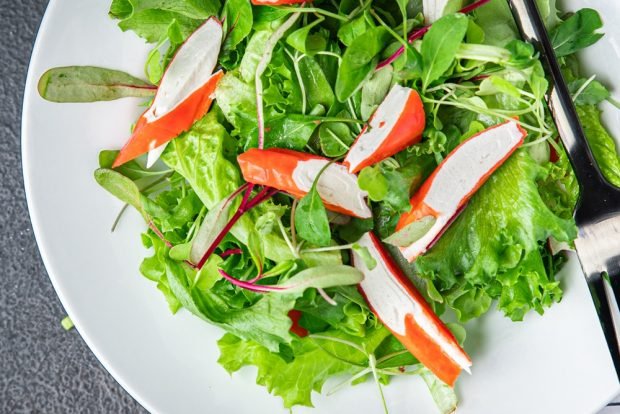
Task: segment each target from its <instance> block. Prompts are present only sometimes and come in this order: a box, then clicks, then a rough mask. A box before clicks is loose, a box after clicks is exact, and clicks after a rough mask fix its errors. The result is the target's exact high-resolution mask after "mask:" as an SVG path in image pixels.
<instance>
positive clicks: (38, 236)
mask: <svg viewBox="0 0 620 414" xmlns="http://www.w3.org/2000/svg"><path fill="white" fill-rule="evenodd" d="M57 4H58V0H50V1H49V3H48V4H47V6H46V8H45V12H44V13H43V17H42V19H41V23H40V24H39V27H38V29H37V34H36V38H35V41H34V45H33V47H32V53H31V54H30V59H29V61H28V71H27V75H26V82H25V86H24V91H23V101H22V107H21V127H20V134H21V139H20V143H21V153H20V156H21V164H22V175H23V179H24V191H25V195H26V205H27V207H28V216H29V218H30V223H31V225H32V231H33V234H34V238H35V241H36V243H37V248H38V250H39V255H40V256H41V260H42V262H43V266H45V271H46V273H47V276H48V278H49V279H50V281H51V283H52V287H53V288H54V292H55V293H56V295H57V296H58V299H59V300H60V303H61V304H62V307H63V309H64V310H65V312H66V313H67V316H68V317H69V318H70V319H71V321H72V322H73V325H74V328H75V329H76V330H77V331H78V333H79V335H80V337H81V338H82V339H83V340H84V342H85V343H86V346H87V347H88V349H89V350H90V351H91V352H92V353H93V354H94V355H95V358H97V361H98V362H99V363H100V364H101V365H102V366H103V368H104V369H105V370H106V371H107V372H108V373H109V374H110V375H111V376H112V378H114V380H115V381H116V382H117V383H118V384H119V385H120V386H121V387H122V388H123V390H124V391H125V392H127V393H128V394H129V395H130V396H131V397H132V398H133V399H134V400H135V401H137V402H138V404H140V405H141V406H142V407H143V408H144V409H145V410H147V411H148V412H151V413H154V412H158V410H156V409H155V407H153V406H152V405H151V404H150V403H149V402H148V401H147V398H142V396H141V395H140V393H138V392H137V391H136V390H134V389H133V387H132V386H131V385H129V383H128V382H127V381H125V380H124V379H123V376H122V375H120V373H119V372H118V371H117V370H116V369H115V368H114V364H113V363H112V362H111V361H108V359H107V358H105V357H104V355H103V354H104V353H103V352H102V351H100V350H99V348H98V347H97V346H96V345H95V341H94V340H93V339H91V337H90V334H89V330H88V328H86V326H85V325H82V322H81V317H80V316H79V312H74V309H73V306H72V304H71V300H69V299H68V298H67V297H66V295H65V292H64V289H63V287H62V285H63V282H62V281H61V278H58V277H57V276H56V274H57V271H56V270H55V268H54V266H53V265H52V261H51V259H50V256H49V254H48V252H47V250H46V247H45V243H43V242H41V240H42V237H43V236H42V233H41V232H42V230H41V228H42V227H41V225H40V224H39V213H38V210H39V208H37V207H36V206H35V204H36V203H34V202H33V201H32V200H33V192H32V185H31V168H32V166H31V164H30V162H29V158H28V157H27V153H28V152H29V151H30V150H29V148H30V145H31V143H32V141H33V140H32V138H31V137H29V135H28V133H27V125H28V123H29V122H30V121H29V119H30V112H29V111H28V110H27V108H28V107H29V106H30V100H31V99H32V96H33V94H36V93H37V91H36V89H37V83H38V82H37V80H36V79H35V73H34V72H35V69H34V68H35V66H36V64H35V62H36V61H37V60H38V59H39V53H38V52H39V49H40V47H41V42H42V40H41V39H42V34H44V33H45V32H46V31H47V29H48V26H50V25H51V22H52V18H51V17H50V16H51V15H52V14H53V9H54V8H55V7H56V5H57Z"/></svg>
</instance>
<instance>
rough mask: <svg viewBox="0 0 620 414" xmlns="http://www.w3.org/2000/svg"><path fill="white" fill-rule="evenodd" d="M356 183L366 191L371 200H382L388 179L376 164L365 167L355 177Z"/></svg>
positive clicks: (386, 190)
mask: <svg viewBox="0 0 620 414" xmlns="http://www.w3.org/2000/svg"><path fill="white" fill-rule="evenodd" d="M357 185H358V186H359V188H360V189H362V190H364V191H366V192H367V193H368V197H369V198H370V199H371V200H372V201H382V200H384V199H385V196H386V195H387V193H388V188H389V185H388V180H387V179H386V178H385V175H383V173H382V172H381V167H380V166H378V165H375V166H372V167H366V168H364V169H363V170H362V171H360V173H359V176H358V177H357Z"/></svg>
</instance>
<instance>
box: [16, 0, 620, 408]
mask: <svg viewBox="0 0 620 414" xmlns="http://www.w3.org/2000/svg"><path fill="white" fill-rule="evenodd" d="M108 3H109V1H106V0H103V1H102V0H62V1H59V0H52V1H51V2H50V5H49V7H48V10H47V13H46V15H45V18H44V21H43V24H42V26H41V30H40V32H39V36H38V38H37V42H36V45H35V48H34V52H33V55H32V62H31V65H30V71H29V73H28V82H27V86H26V93H25V100H24V113H23V165H24V178H25V183H26V192H27V196H28V205H29V207H30V215H31V218H32V223H33V226H34V231H35V235H36V238H37V241H38V243H39V248H40V250H41V255H42V256H43V260H44V262H45V265H46V267H47V270H48V272H49V274H50V278H51V279H52V282H53V284H54V287H55V288H56V291H57V292H58V295H59V296H60V299H61V301H62V303H63V304H64V306H65V308H66V310H67V312H68V314H69V315H70V316H71V318H72V320H73V321H74V322H75V324H76V326H77V328H78V330H79V331H80V333H81V335H82V336H83V338H84V340H85V341H86V342H87V343H88V345H89V346H90V348H91V349H92V350H93V352H94V353H95V354H96V356H97V357H98V358H99V360H100V361H101V362H102V363H103V365H104V366H105V367H106V368H107V369H108V370H109V371H110V373H111V374H112V375H113V376H114V377H115V378H116V379H117V380H118V382H120V384H121V385H122V386H123V387H124V388H125V389H127V390H128V391H129V392H130V393H131V395H133V396H134V397H135V398H136V399H137V400H138V401H139V402H140V403H141V404H142V405H143V406H145V407H146V408H147V409H148V410H150V411H153V412H159V413H196V412H224V411H225V410H232V411H233V412H235V413H253V414H256V413H278V412H282V413H284V412H286V411H285V410H284V409H283V408H282V405H281V402H280V400H279V399H278V398H276V397H273V396H270V395H268V394H267V392H266V391H265V389H264V388H262V387H259V386H256V385H255V384H254V375H255V371H254V370H253V369H245V370H243V371H242V373H240V374H237V375H235V376H234V378H232V379H231V378H230V377H229V376H228V374H226V372H225V371H224V370H223V369H222V368H221V367H219V366H218V365H217V363H216V360H217V357H218V351H217V347H216V344H215V341H216V339H217V338H219V337H220V336H221V334H222V332H221V331H220V330H219V329H217V328H215V327H212V326H210V325H208V324H206V323H204V322H203V321H201V320H199V319H197V318H194V317H192V316H190V315H189V314H188V313H186V312H180V313H179V314H178V315H177V316H172V315H171V314H170V312H169V311H168V308H167V305H166V303H165V301H164V299H163V298H162V296H161V294H160V293H159V292H158V291H157V289H156V288H155V286H154V285H153V284H152V283H151V282H149V281H148V280H146V279H144V278H143V277H141V276H140V275H139V273H138V265H139V263H140V260H141V258H142V257H143V256H144V255H145V251H144V249H143V248H142V247H141V245H140V238H139V233H140V231H141V230H143V228H144V224H143V223H142V222H141V220H140V218H139V217H138V215H137V214H134V213H133V212H132V213H131V214H128V215H126V216H125V217H124V218H123V220H122V223H121V225H120V226H119V228H118V230H117V231H116V232H115V233H114V234H112V233H110V225H111V223H112V221H113V219H114V217H115V215H116V214H117V211H118V209H119V208H120V202H118V201H117V200H115V199H114V198H113V197H111V196H110V195H108V194H107V193H106V192H105V191H103V190H102V189H100V188H99V187H98V186H97V184H96V183H95V181H94V179H93V175H92V174H93V170H94V169H95V168H96V166H97V154H98V152H99V150H101V149H104V148H117V147H120V146H121V145H122V144H123V143H124V141H125V139H126V138H127V136H128V131H129V126H130V124H131V123H132V122H133V121H134V120H135V119H136V118H137V116H138V114H139V112H140V108H139V107H138V106H137V104H138V102H139V101H137V100H133V99H125V100H120V101H114V102H107V103H96V104H64V105H60V104H53V103H49V102H45V101H44V100H42V99H41V98H40V97H39V96H38V94H37V91H36V83H37V80H38V79H39V77H40V75H41V74H42V73H43V72H44V71H45V70H46V69H48V68H50V67H53V66H61V65H75V64H78V65H79V64H81V65H99V66H105V67H110V68H116V69H121V70H126V71H128V72H129V73H132V74H134V75H136V76H142V65H143V63H144V58H145V55H146V51H147V49H148V48H147V47H146V46H145V45H144V44H143V42H142V41H141V40H139V39H138V38H137V37H136V36H134V35H133V34H131V33H122V32H121V31H120V30H119V29H118V28H117V27H116V25H115V22H114V21H112V20H111V19H110V18H108V17H107V7H108ZM569 4H570V5H571V6H573V7H579V6H584V5H586V4H587V5H591V6H593V7H595V8H598V9H599V10H601V11H603V17H604V18H605V20H607V21H608V22H609V23H610V24H609V25H608V26H606V31H607V33H608V36H606V38H605V40H604V41H602V42H601V43H600V44H598V45H597V46H596V47H595V48H593V49H592V50H590V51H589V52H588V53H587V55H586V58H589V59H586V60H585V61H586V62H589V63H590V64H592V63H596V62H599V63H600V64H598V65H596V69H597V71H598V72H599V73H601V75H602V77H603V78H608V79H607V80H611V81H615V82H616V84H618V81H617V76H616V75H617V72H616V71H617V68H618V67H620V58H619V56H620V52H619V50H618V43H617V42H618V40H620V26H618V25H615V24H614V23H615V22H616V21H617V20H618V18H620V5H618V3H616V2H609V1H603V0H598V1H597V0H590V1H578V0H574V1H571V2H569ZM607 121H608V124H610V125H613V131H614V132H615V135H616V136H620V118H619V112H618V111H611V110H610V111H608V113H607ZM560 277H561V279H562V281H563V287H564V289H565V291H566V294H565V297H564V299H563V301H562V303H560V304H559V305H557V306H554V307H553V308H552V309H551V310H549V311H548V312H547V313H546V314H545V316H544V317H539V316H538V315H535V314H532V315H529V316H528V317H527V320H526V321H525V322H524V323H512V322H510V321H509V320H507V319H506V318H504V317H502V316H501V315H499V314H498V313H497V312H490V313H489V314H488V316H486V317H484V318H482V319H481V320H480V321H478V322H474V323H472V324H470V326H468V331H469V333H470V334H469V340H468V341H467V344H466V349H467V351H468V352H469V353H470V355H471V356H472V358H473V360H474V366H473V375H472V376H468V375H464V376H463V378H462V379H461V380H460V381H459V383H458V390H459V395H460V398H461V405H460V408H459V413H461V414H467V413H474V414H487V413H498V412H501V413H505V414H508V413H519V414H520V413H524V412H527V413H534V414H536V413H541V414H542V413H545V414H546V413H552V412H562V413H575V414H583V413H593V412H595V411H596V410H597V409H599V408H600V407H602V406H603V405H604V404H605V403H606V402H607V401H608V400H610V399H611V398H613V397H614V396H615V395H616V394H617V393H618V392H619V391H620V386H619V384H618V381H617V379H616V376H615V373H614V371H613V365H612V362H611V359H610V356H609V353H608V351H607V347H606V345H605V341H604V338H603V335H602V333H601V329H600V327H599V323H598V320H597V317H596V315H595V311H594V306H593V304H592V301H591V299H590V295H589V293H588V291H587V287H586V284H585V282H584V279H583V277H582V275H581V272H580V271H579V267H578V264H577V261H576V260H574V258H573V259H572V260H571V261H570V263H569V264H568V266H566V268H565V270H564V271H563V272H562V274H561V275H560ZM386 390H387V400H388V402H389V406H390V409H391V412H392V413H412V412H415V413H418V414H424V413H433V412H435V410H434V408H433V403H432V401H431V399H430V397H429V395H428V393H427V391H426V390H425V387H424V385H423V384H422V383H421V381H419V380H418V379H415V378H410V379H403V380H396V381H394V382H393V384H392V385H390V386H389V387H387V388H386ZM314 401H315V405H316V408H317V409H316V411H312V410H310V409H296V410H295V412H297V413H305V412H321V413H325V412H335V411H336V410H338V411H339V412H340V413H345V414H346V413H354V412H355V413H357V412H360V407H363V411H364V412H380V404H379V399H378V396H377V395H376V390H375V386H374V385H373V384H372V383H371V382H368V383H366V384H362V385H359V386H356V387H353V388H350V389H347V390H344V391H341V392H339V393H336V394H335V395H333V396H331V397H328V398H327V397H322V396H319V395H315V398H314Z"/></svg>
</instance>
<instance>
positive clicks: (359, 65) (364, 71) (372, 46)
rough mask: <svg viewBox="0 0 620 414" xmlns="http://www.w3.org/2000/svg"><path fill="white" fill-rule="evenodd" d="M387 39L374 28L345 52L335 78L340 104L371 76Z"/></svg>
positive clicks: (385, 32) (382, 29)
mask: <svg viewBox="0 0 620 414" xmlns="http://www.w3.org/2000/svg"><path fill="white" fill-rule="evenodd" d="M463 36H464V35H463ZM389 38H390V34H389V33H388V31H387V30H386V29H385V28H383V27H375V28H372V29H368V30H367V31H366V32H364V33H363V34H362V35H361V36H359V37H357V38H356V39H355V40H354V41H353V42H352V43H351V45H350V46H349V47H348V48H347V50H345V52H344V54H343V55H342V63H341V64H340V68H339V69H338V77H337V78H336V97H337V98H338V100H339V101H340V102H344V101H346V100H347V99H348V98H349V97H350V96H351V95H353V94H354V93H355V92H356V91H357V90H358V89H359V88H361V87H362V84H363V82H364V81H365V80H367V79H368V78H369V77H370V76H371V75H372V73H373V71H374V69H375V67H376V65H377V61H378V58H379V53H380V52H381V50H383V48H384V47H385V44H386V42H387V41H388V39H389Z"/></svg>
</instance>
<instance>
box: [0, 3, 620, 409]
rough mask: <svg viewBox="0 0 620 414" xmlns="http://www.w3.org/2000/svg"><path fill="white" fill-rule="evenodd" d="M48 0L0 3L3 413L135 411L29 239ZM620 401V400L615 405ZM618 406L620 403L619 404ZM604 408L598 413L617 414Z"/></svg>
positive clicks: (0, 370) (0, 391)
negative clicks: (33, 57)
mask: <svg viewBox="0 0 620 414" xmlns="http://www.w3.org/2000/svg"><path fill="white" fill-rule="evenodd" d="M46 5H47V0H21V1H18V2H15V1H10V0H0V22H1V24H0V56H1V57H2V65H0V73H1V76H0V96H1V97H2V99H1V100H0V128H1V131H2V132H1V133H0V177H2V178H1V179H0V206H2V208H1V209H0V263H2V268H3V275H2V277H0V413H17V412H45V413H72V412H82V411H85V410H87V411H88V412H96V413H124V412H130V413H140V412H145V410H144V409H143V408H142V407H141V406H140V405H139V404H138V403H137V402H136V401H134V400H133V399H132V398H131V396H129V395H128V394H127V392H125V391H124V390H123V389H122V388H121V386H120V385H118V383H117V382H116V381H115V380H114V379H113V378H112V377H111V376H110V374H108V373H107V371H105V369H104V368H103V367H102V366H101V364H100V363H99V362H98V361H97V359H96V358H95V356H94V355H93V354H92V352H91V351H90V350H89V349H88V347H87V346H86V344H85V343H84V341H83V340H82V338H81V337H80V336H79V334H78V332H77V331H76V330H71V331H68V332H67V331H65V330H64V329H63V328H62V327H61V325H60V321H61V320H62V318H63V317H64V316H65V313H64V310H63V308H62V305H61V304H60V301H59V300H58V297H57V296H56V293H55V292H54V289H53V288H52V285H51V283H50V280H49V278H48V277H47V273H46V271H45V268H44V267H43V263H42V262H41V258H40V256H39V251H38V249H37V245H36V242H35V240H34V236H33V233H32V228H31V224H30V219H29V217H28V210H27V206H26V199H25V195H24V189H23V178H22V170H21V159H20V126H21V106H22V98H23V89H24V82H25V80H26V71H27V68H28V61H29V59H30V53H31V50H32V44H33V42H34V39H35V36H36V32H37V29H38V27H39V23H40V21H41V17H42V16H43V13H44V11H45V7H46ZM619 401H620V399H619ZM618 404H620V403H618ZM618 413H620V406H609V407H607V408H606V409H604V410H603V411H602V412H601V413H599V414H618Z"/></svg>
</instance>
